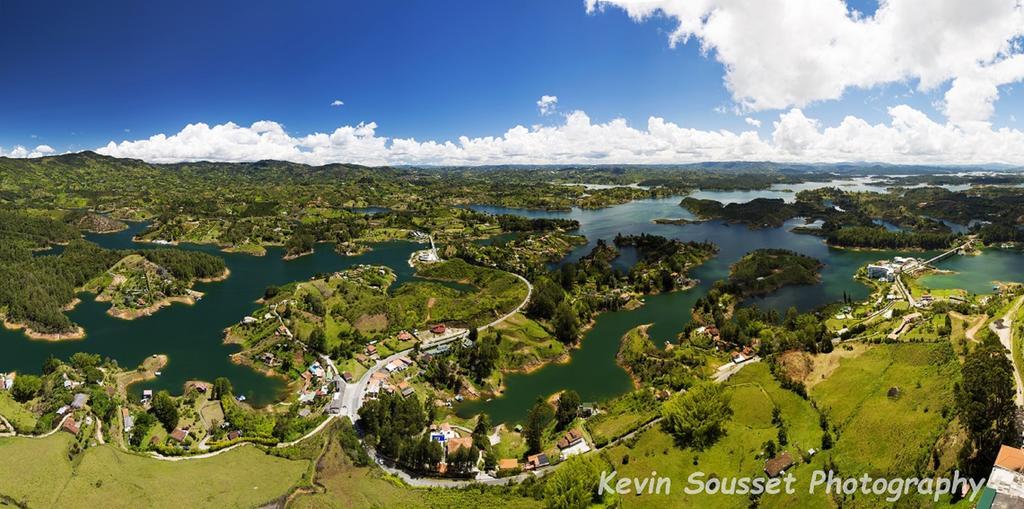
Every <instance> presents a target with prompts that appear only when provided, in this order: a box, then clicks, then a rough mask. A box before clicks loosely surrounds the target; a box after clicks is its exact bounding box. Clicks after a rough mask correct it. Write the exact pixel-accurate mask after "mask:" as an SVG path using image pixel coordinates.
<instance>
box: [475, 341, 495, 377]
mask: <svg viewBox="0 0 1024 509" xmlns="http://www.w3.org/2000/svg"><path fill="white" fill-rule="evenodd" d="M498 355H500V352H499V350H498V343H497V342H496V341H495V340H494V339H493V338H491V337H485V338H483V339H481V340H479V341H477V342H475V343H474V344H473V346H471V347H469V370H470V371H471V372H472V373H473V377H474V378H475V379H476V381H478V382H479V381H482V380H483V379H485V378H487V377H488V376H491V372H492V371H494V367H495V365H497V363H498Z"/></svg>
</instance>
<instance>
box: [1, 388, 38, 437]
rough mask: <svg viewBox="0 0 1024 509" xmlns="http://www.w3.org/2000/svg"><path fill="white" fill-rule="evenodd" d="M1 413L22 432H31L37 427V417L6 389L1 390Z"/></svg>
mask: <svg viewBox="0 0 1024 509" xmlns="http://www.w3.org/2000/svg"><path fill="white" fill-rule="evenodd" d="M0 415H2V416H4V418H5V419H7V421H8V422H10V423H11V426H14V428H15V429H16V430H17V431H18V432H21V433H29V432H31V431H32V430H34V429H35V427H36V417H35V416H34V415H32V412H29V411H28V410H26V409H25V407H23V406H21V405H20V404H19V403H18V402H17V401H14V399H13V398H11V395H10V394H8V393H7V392H6V391H4V392H0Z"/></svg>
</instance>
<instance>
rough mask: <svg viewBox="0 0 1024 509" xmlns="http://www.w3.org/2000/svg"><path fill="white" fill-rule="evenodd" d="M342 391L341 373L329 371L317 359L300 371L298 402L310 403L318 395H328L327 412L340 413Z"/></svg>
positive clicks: (343, 386) (342, 380)
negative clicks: (300, 380)
mask: <svg viewBox="0 0 1024 509" xmlns="http://www.w3.org/2000/svg"><path fill="white" fill-rule="evenodd" d="M349 376H351V375H349ZM344 392H345V380H344V379H343V378H342V377H341V375H338V374H331V373H329V372H328V370H327V369H325V368H324V367H323V365H321V364H320V362H319V361H313V363H312V364H310V365H309V367H308V368H306V370H305V371H303V372H302V389H300V390H299V403H302V404H307V403H312V402H313V400H315V399H316V398H318V397H323V396H328V395H330V396H331V401H330V402H328V404H327V408H326V410H327V413H333V414H340V413H341V409H342V402H343V396H344Z"/></svg>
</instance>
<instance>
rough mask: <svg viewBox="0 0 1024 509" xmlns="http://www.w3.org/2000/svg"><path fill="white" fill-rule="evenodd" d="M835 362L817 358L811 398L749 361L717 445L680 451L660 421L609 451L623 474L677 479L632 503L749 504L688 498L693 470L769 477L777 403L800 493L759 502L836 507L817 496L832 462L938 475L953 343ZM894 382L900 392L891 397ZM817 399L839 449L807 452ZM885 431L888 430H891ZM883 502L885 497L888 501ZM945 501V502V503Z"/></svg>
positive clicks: (861, 502) (850, 503) (816, 440)
mask: <svg viewBox="0 0 1024 509" xmlns="http://www.w3.org/2000/svg"><path fill="white" fill-rule="evenodd" d="M835 357H836V359H835V362H831V361H830V362H825V360H824V359H822V360H820V362H819V361H818V360H815V362H814V363H813V364H814V367H813V369H811V368H808V369H809V372H810V373H812V375H811V376H814V377H816V378H817V377H821V376H822V375H824V378H823V379H820V380H818V383H816V384H814V385H813V386H812V387H811V389H810V398H811V399H810V400H804V399H802V398H800V397H799V396H797V395H796V394H795V393H793V392H790V391H787V390H784V389H782V388H781V387H780V386H779V384H778V383H777V382H776V381H775V380H774V379H773V377H772V376H771V374H770V373H769V372H768V367H767V366H766V365H764V364H753V365H750V366H747V367H745V368H744V369H743V370H742V371H740V372H739V373H738V374H736V375H735V376H733V377H732V378H731V379H730V380H729V381H728V382H727V383H726V387H727V388H728V392H729V395H730V397H731V406H732V408H733V417H732V419H731V421H730V422H729V424H728V425H727V434H726V435H725V436H724V437H723V438H722V439H720V440H719V441H718V442H717V443H715V444H714V445H713V446H711V447H710V448H708V449H706V450H703V451H697V450H693V449H690V448H680V447H679V446H678V445H677V444H675V443H674V440H673V438H672V437H671V436H669V435H668V434H666V433H665V432H664V431H663V430H662V429H661V428H660V427H657V426H656V427H654V428H652V429H650V430H648V431H645V432H644V433H642V434H640V435H639V436H638V437H637V438H636V439H634V440H632V441H627V442H626V443H624V444H620V445H617V446H615V447H613V448H611V449H609V450H608V452H607V454H608V457H609V458H610V459H611V461H612V462H613V463H614V464H615V465H616V467H617V468H618V472H619V476H620V477H622V476H627V477H633V476H636V477H641V478H644V477H649V476H650V475H651V472H652V471H656V472H657V475H658V476H668V477H669V478H670V479H672V494H671V496H668V497H662V496H657V495H645V496H642V497H638V496H628V497H624V498H623V500H622V502H623V506H624V507H645V508H646V507H702V508H704V507H707V508H726V507H729V508H732V507H735V508H743V507H748V506H749V504H750V500H749V499H748V497H747V496H730V495H721V494H719V495H700V496H697V495H687V494H685V493H684V492H683V488H685V487H686V486H687V478H688V476H689V475H690V474H691V473H693V472H698V471H699V472H703V473H705V475H706V477H705V480H706V479H707V478H709V477H711V476H713V475H714V476H718V477H726V476H760V475H763V467H764V457H760V456H759V453H760V452H761V449H762V444H764V443H765V442H766V441H768V440H777V427H776V426H775V425H774V424H773V423H772V407H773V406H778V407H779V409H780V410H781V415H782V418H783V421H784V422H785V424H786V428H787V430H788V438H789V444H788V445H786V446H784V447H783V448H782V449H785V450H787V451H789V452H790V454H791V455H793V457H794V458H796V459H797V465H795V466H793V467H792V468H791V469H790V470H789V472H790V473H792V474H793V475H794V476H795V477H796V479H797V481H796V483H795V485H794V486H795V487H796V493H795V494H793V495H780V496H764V497H761V499H760V507H766V508H768V507H777V508H792V507H801V508H803V507H835V502H834V501H832V500H830V498H829V497H828V496H827V495H825V494H824V493H823V492H822V491H821V490H820V489H819V490H817V492H816V493H813V494H812V493H809V491H808V485H809V482H810V479H811V477H812V474H813V472H814V471H815V470H821V469H825V468H826V467H825V465H826V464H828V463H833V464H835V465H836V467H837V468H838V471H839V472H840V473H841V474H843V475H860V474H862V473H868V474H869V475H872V476H876V477H877V476H882V475H884V476H896V475H921V474H924V473H930V463H929V459H930V457H931V451H932V448H933V447H935V444H936V442H937V441H938V440H939V438H940V437H942V436H944V435H945V434H946V433H947V432H948V430H949V429H950V419H949V418H947V417H945V415H952V413H951V412H950V413H947V412H945V411H944V408H943V407H945V406H948V405H951V404H952V403H951V401H952V386H953V381H954V380H955V379H956V375H955V372H956V361H955V356H954V355H953V354H952V353H951V352H950V351H949V349H948V347H947V346H946V345H944V344H917V343H914V344H894V345H881V346H873V347H866V348H855V349H853V350H850V351H843V352H842V354H841V355H839V354H836V355H835ZM891 387H897V388H898V389H899V395H898V396H897V397H894V398H890V397H889V395H888V392H889V389H890V388H891ZM812 401H814V402H815V403H816V404H817V406H818V408H819V409H822V410H824V411H825V412H826V413H827V415H828V417H829V423H830V426H833V427H835V428H836V430H837V431H836V440H835V445H834V447H833V448H832V449H831V450H827V451H819V452H818V453H817V454H816V455H814V456H813V457H810V458H809V459H808V458H806V457H805V458H801V452H803V453H806V451H807V450H808V449H810V448H815V449H819V450H820V448H821V438H822V430H821V428H820V423H819V414H818V411H817V410H816V409H815V408H814V406H812V404H811V402H812ZM882 430H884V431H882ZM879 503H880V501H878V500H872V499H866V498H860V499H848V500H844V501H843V505H844V507H879V506H880V505H879ZM882 505H884V503H883V504H882ZM940 505H941V504H940Z"/></svg>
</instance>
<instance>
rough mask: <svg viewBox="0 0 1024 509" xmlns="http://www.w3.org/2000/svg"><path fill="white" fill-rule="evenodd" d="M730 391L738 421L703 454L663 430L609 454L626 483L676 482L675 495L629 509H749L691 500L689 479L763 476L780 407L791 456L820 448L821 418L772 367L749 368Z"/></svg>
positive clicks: (796, 502) (729, 499) (728, 500)
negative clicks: (661, 479) (767, 445)
mask: <svg viewBox="0 0 1024 509" xmlns="http://www.w3.org/2000/svg"><path fill="white" fill-rule="evenodd" d="M726 387H727V388H728V392H729V395H730V397H731V398H732V401H731V405H732V408H733V418H732V419H731V421H730V422H729V423H728V425H727V427H726V435H725V436H724V437H722V438H721V439H720V440H719V441H718V442H716V443H715V444H714V445H712V446H711V447H709V448H707V449H705V450H703V451H697V450H694V449H690V448H680V447H679V446H677V445H676V444H675V442H674V440H673V438H672V437H671V436H669V435H668V434H666V433H665V432H664V431H663V430H662V429H661V427H660V426H654V427H652V428H651V429H649V430H648V431H645V432H643V433H641V434H640V435H639V436H638V438H637V439H636V441H635V444H630V443H628V442H627V443H623V444H620V445H617V446H615V447H612V448H610V449H609V450H608V457H609V458H610V459H611V461H612V462H613V464H615V465H616V468H617V469H618V472H619V476H620V477H622V476H627V477H640V478H647V477H649V476H650V475H651V472H652V471H653V472H657V475H658V476H668V477H669V478H670V479H672V493H671V495H668V496H659V495H644V496H632V495H631V496H625V497H623V498H622V503H623V507H644V508H647V507H701V508H745V507H748V506H749V503H750V501H749V500H748V498H747V497H746V496H730V495H688V494H686V493H684V491H683V488H685V487H686V485H687V478H688V476H689V475H690V474H691V473H693V472H697V471H699V472H704V473H705V474H706V475H707V476H708V477H710V476H711V475H717V476H719V477H723V476H761V475H763V468H764V458H762V457H759V454H760V453H761V446H762V444H764V443H765V442H767V441H768V440H776V438H777V434H778V429H777V428H776V427H775V426H774V425H773V424H772V422H771V420H772V406H773V405H778V406H779V408H780V409H781V411H782V417H783V420H784V421H785V423H786V425H787V427H788V428H789V445H787V446H785V447H784V449H785V450H788V451H790V454H792V455H793V456H794V457H796V458H799V454H798V452H797V450H798V449H808V448H811V447H815V448H818V447H820V445H821V430H820V429H819V428H818V415H817V412H816V411H815V410H814V408H813V407H811V405H810V403H809V402H808V401H806V400H804V399H802V398H800V397H799V396H797V395H796V394H795V393H793V392H790V391H787V390H785V389H782V388H781V387H780V386H779V384H778V383H777V382H776V381H775V380H774V379H773V378H772V376H771V374H770V373H769V372H768V367H767V366H766V365H764V364H751V365H749V366H747V367H745V368H744V369H743V370H742V371H740V372H739V373H738V374H736V375H735V376H733V377H732V379H730V380H729V382H728V383H727V384H726ZM626 456H628V458H626ZM818 458H820V456H818V457H816V458H815V461H820V460H819V459H818ZM808 478H809V477H808ZM705 479H707V477H706V478H705ZM823 501H824V499H821V500H818V501H817V502H819V503H818V504H815V503H814V502H816V500H814V499H810V498H809V497H808V496H807V495H806V494H803V495H801V496H800V497H799V498H792V497H786V501H785V502H786V503H787V504H789V507H815V506H820V502H823Z"/></svg>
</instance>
